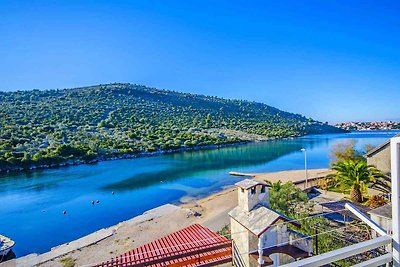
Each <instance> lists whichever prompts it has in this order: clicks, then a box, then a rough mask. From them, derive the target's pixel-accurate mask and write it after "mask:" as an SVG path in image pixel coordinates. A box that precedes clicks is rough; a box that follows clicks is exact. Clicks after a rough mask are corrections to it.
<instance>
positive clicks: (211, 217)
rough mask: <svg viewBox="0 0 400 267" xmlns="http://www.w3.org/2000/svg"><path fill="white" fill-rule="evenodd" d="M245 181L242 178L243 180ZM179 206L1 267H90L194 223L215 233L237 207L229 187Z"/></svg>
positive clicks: (287, 177) (264, 176) (300, 175)
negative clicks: (66, 261)
mask: <svg viewBox="0 0 400 267" xmlns="http://www.w3.org/2000/svg"><path fill="white" fill-rule="evenodd" d="M327 173H329V171H328V169H314V170H309V171H308V177H309V178H310V179H312V178H314V177H321V176H325V175H326V174H327ZM251 175H252V176H253V177H254V179H257V180H268V181H271V182H276V181H279V180H280V181H282V182H283V183H285V182H288V181H292V182H299V181H300V182H301V181H303V180H304V170H295V171H282V172H274V173H258V174H257V173H255V174H251ZM245 178H246V177H243V179H245ZM182 202H185V203H183V204H181V205H180V206H175V205H169V204H167V205H164V206H161V207H159V208H156V209H153V210H150V211H147V212H145V213H144V214H143V215H140V216H137V217H134V218H132V219H130V220H127V221H124V222H121V223H119V224H117V225H114V226H111V227H109V228H106V229H102V230H100V231H98V232H96V233H94V234H92V236H91V237H90V238H89V237H83V238H82V239H80V240H76V241H73V242H70V243H69V244H64V245H61V246H59V247H56V248H53V249H52V251H50V252H48V253H45V254H41V255H28V256H26V257H24V258H20V259H18V260H17V261H16V260H15V259H14V260H12V261H8V262H5V263H3V264H0V266H1V267H8V266H30V265H32V263H33V264H38V265H39V266H63V265H62V264H61V262H60V259H62V258H66V257H71V258H72V259H73V260H74V261H75V266H85V265H88V266H90V265H93V264H96V263H100V262H102V261H105V260H108V259H110V258H112V257H114V256H117V255H119V254H122V253H124V252H126V251H129V250H132V249H133V248H135V247H138V246H141V245H143V244H145V243H148V242H150V241H153V240H155V239H158V238H160V237H162V236H165V235H167V234H170V233H172V232H175V231H177V230H179V229H181V228H184V227H186V226H189V225H191V224H194V223H199V224H202V225H204V226H205V227H208V228H209V229H211V230H213V231H218V230H221V229H222V228H223V227H224V226H225V225H228V224H229V216H228V212H229V211H230V210H231V209H233V208H234V207H235V206H236V205H237V193H236V189H235V188H234V187H233V186H232V188H229V189H226V190H223V191H221V192H218V193H215V194H213V195H210V196H208V197H205V198H202V199H197V200H196V199H188V200H185V199H182ZM96 238H98V239H99V241H97V240H96ZM88 240H90V241H88ZM41 262H42V263H41Z"/></svg>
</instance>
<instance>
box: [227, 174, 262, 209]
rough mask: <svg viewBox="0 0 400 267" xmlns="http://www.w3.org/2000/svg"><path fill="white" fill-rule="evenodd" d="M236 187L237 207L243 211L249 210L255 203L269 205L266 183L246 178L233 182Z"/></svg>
mask: <svg viewBox="0 0 400 267" xmlns="http://www.w3.org/2000/svg"><path fill="white" fill-rule="evenodd" d="M235 185H236V186H237V187H238V207H239V208H240V209H241V210H243V211H246V212H248V211H251V210H252V209H253V208H254V207H255V206H257V205H263V206H265V207H269V191H268V187H267V184H266V183H264V182H260V181H255V180H250V179H246V180H243V181H240V182H238V183H236V184H235Z"/></svg>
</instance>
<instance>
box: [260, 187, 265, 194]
mask: <svg viewBox="0 0 400 267" xmlns="http://www.w3.org/2000/svg"><path fill="white" fill-rule="evenodd" d="M261 193H265V185H263V186H262V187H261Z"/></svg>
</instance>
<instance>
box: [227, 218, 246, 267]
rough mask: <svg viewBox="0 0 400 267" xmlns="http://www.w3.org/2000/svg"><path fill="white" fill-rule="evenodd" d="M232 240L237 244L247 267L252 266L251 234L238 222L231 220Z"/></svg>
mask: <svg viewBox="0 0 400 267" xmlns="http://www.w3.org/2000/svg"><path fill="white" fill-rule="evenodd" d="M231 238H232V240H233V241H234V242H235V244H236V247H237V249H238V250H239V253H240V254H241V257H242V259H243V262H244V263H245V264H246V266H250V257H249V254H248V253H247V252H249V232H248V231H247V230H246V229H245V228H244V227H243V226H242V225H241V224H239V223H238V222H237V221H235V220H234V219H232V218H231Z"/></svg>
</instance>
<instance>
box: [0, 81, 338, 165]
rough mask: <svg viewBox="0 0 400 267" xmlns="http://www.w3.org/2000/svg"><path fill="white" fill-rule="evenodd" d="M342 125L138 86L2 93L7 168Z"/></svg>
mask: <svg viewBox="0 0 400 267" xmlns="http://www.w3.org/2000/svg"><path fill="white" fill-rule="evenodd" d="M337 131H342V130H339V129H338V128H335V127H332V126H329V125H327V124H323V123H320V122H317V121H314V120H312V119H307V118H305V117H303V116H301V115H297V114H292V113H288V112H284V111H281V110H278V109H276V108H274V107H270V106H268V105H265V104H261V103H255V102H249V101H242V100H227V99H222V98H217V97H210V96H203V95H195V94H188V93H177V92H173V91H167V90H157V89H154V88H149V87H145V86H141V85H135V84H109V85H98V86H91V87H83V88H76V89H58V90H45V91H40V90H32V91H17V92H0V170H3V171H4V170H8V169H15V168H31V167H34V166H41V165H53V164H55V165H58V164H60V163H65V162H69V163H71V162H72V161H75V162H76V161H85V162H87V161H91V160H101V159H105V158H109V157H115V156H120V155H135V154H138V153H142V152H156V151H163V150H171V149H179V148H192V147H199V146H206V145H222V144H228V143H236V142H240V141H246V139H247V138H246V137H252V136H257V137H260V136H261V137H264V138H265V139H274V138H283V137H291V136H299V135H305V134H311V133H326V132H337ZM237 133H243V134H237ZM248 139H251V138H248Z"/></svg>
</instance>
